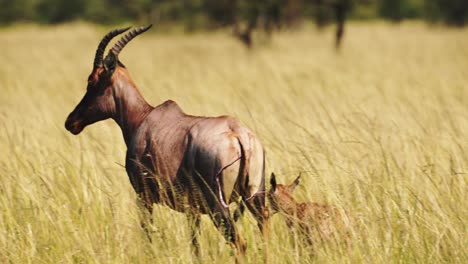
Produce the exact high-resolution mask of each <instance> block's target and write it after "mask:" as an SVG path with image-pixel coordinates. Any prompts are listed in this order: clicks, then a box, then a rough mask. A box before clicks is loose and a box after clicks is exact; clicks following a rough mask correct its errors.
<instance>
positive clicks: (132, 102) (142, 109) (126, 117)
mask: <svg viewBox="0 0 468 264" xmlns="http://www.w3.org/2000/svg"><path fill="white" fill-rule="evenodd" d="M116 73H117V72H116ZM115 80H116V81H115V83H114V88H113V93H114V94H113V95H114V102H115V112H114V113H113V116H112V119H114V120H115V122H116V123H117V124H118V125H119V126H120V129H121V130H122V134H123V137H124V140H125V144H126V145H127V147H128V146H129V144H130V141H131V139H132V137H133V135H134V134H135V132H136V131H137V129H138V128H139V127H140V125H141V123H142V122H143V121H144V120H145V118H146V117H147V116H148V114H149V113H150V112H151V110H153V109H154V107H152V106H151V105H150V104H148V103H147V102H146V100H145V99H144V98H143V96H142V95H141V94H140V92H139V91H138V89H137V88H136V86H135V84H134V83H133V82H132V81H131V80H130V79H127V78H115Z"/></svg>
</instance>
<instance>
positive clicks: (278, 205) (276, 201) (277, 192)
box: [268, 173, 301, 213]
mask: <svg viewBox="0 0 468 264" xmlns="http://www.w3.org/2000/svg"><path fill="white" fill-rule="evenodd" d="M300 180H301V175H299V176H297V178H296V179H295V180H294V181H293V182H292V183H291V184H289V185H284V184H277V183H276V176H275V174H274V173H272V174H271V178H270V184H271V189H270V191H269V192H268V201H269V202H270V207H271V210H272V211H273V213H277V212H279V211H282V210H285V209H286V208H291V207H293V206H295V204H296V201H295V200H294V197H293V196H292V193H293V191H294V190H295V189H296V187H297V186H298V185H299V182H300Z"/></svg>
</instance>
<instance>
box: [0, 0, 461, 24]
mask: <svg viewBox="0 0 468 264" xmlns="http://www.w3.org/2000/svg"><path fill="white" fill-rule="evenodd" d="M0 6H1V7H2V8H1V9H0V23H2V24H5V23H12V22H15V21H35V22H41V23H61V22H66V21H71V20H76V19H82V20H87V21H91V22H96V23H104V24H106V23H118V22H122V21H128V20H132V21H152V22H157V23H166V22H167V23H173V22H177V23H181V24H184V25H185V27H186V29H188V30H189V31H191V30H195V29H198V28H216V27H220V26H227V25H232V24H234V23H236V22H242V21H244V22H254V23H256V21H257V20H258V19H259V20H261V21H263V22H264V23H266V24H269V25H270V26H271V25H277V26H292V25H295V24H297V22H298V21H301V20H303V19H312V20H314V21H316V22H317V24H319V25H324V24H326V23H328V22H331V21H334V20H336V19H337V18H336V15H337V13H336V12H337V11H336V10H337V7H338V6H342V7H344V9H343V10H345V13H346V16H347V17H355V18H378V17H381V18H384V19H390V20H393V21H400V20H402V19H408V18H410V19H411V18H426V19H428V20H430V21H444V22H446V23H447V24H450V25H464V24H465V23H466V21H467V19H468V1H466V0H259V1H249V0H112V1H111V0H68V1H62V0H15V1H10V0H0Z"/></svg>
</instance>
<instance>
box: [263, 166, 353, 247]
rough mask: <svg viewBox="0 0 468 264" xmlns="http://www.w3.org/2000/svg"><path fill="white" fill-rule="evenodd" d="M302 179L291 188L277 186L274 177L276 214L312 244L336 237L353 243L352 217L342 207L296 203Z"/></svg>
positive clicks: (271, 197)
mask: <svg viewBox="0 0 468 264" xmlns="http://www.w3.org/2000/svg"><path fill="white" fill-rule="evenodd" d="M299 181H300V176H299V177H297V178H296V180H294V182H293V183H291V184H290V185H283V184H277V183H276V177H275V175H274V174H272V175H271V180H270V182H271V185H272V188H271V189H270V191H269V192H268V200H269V202H270V207H271V209H272V212H273V213H276V212H279V213H281V214H282V215H284V216H285V218H286V224H287V225H288V227H289V228H291V229H293V228H295V227H297V228H298V231H299V232H300V233H301V235H302V236H303V237H304V238H306V241H307V242H308V243H309V244H314V242H317V241H326V240H330V239H332V238H333V237H335V236H344V237H345V240H346V241H348V240H349V231H350V229H349V228H350V221H351V219H350V218H349V216H348V215H347V214H346V213H344V212H341V211H340V210H339V209H338V208H336V207H334V206H330V205H325V204H319V203H315V202H303V203H299V202H296V200H295V199H294V197H293V195H292V193H293V191H294V190H295V188H296V187H297V185H298V184H299Z"/></svg>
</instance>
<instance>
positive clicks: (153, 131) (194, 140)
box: [65, 54, 268, 252]
mask: <svg viewBox="0 0 468 264" xmlns="http://www.w3.org/2000/svg"><path fill="white" fill-rule="evenodd" d="M111 55H112V54H111ZM108 56H109V55H108ZM113 56H114V58H116V56H117V55H115V54H114V55H113ZM111 58H112V57H111ZM97 61H98V62H99V60H97ZM103 63H104V65H103V66H98V67H95V68H94V69H93V71H92V72H91V74H90V76H89V78H88V88H87V91H86V94H85V95H84V97H83V99H82V100H81V101H80V103H79V104H78V105H77V106H76V108H75V109H74V110H73V111H72V112H71V113H70V115H69V116H68V118H67V121H66V122H65V127H66V128H67V130H69V131H70V132H71V133H73V134H74V135H77V134H79V133H80V132H81V131H82V130H83V129H84V128H85V127H86V126H87V125H90V124H93V123H95V122H98V121H101V120H105V119H108V118H111V119H113V120H114V121H115V122H116V123H117V124H118V125H119V127H120V128H121V130H122V134H123V137H124V140H125V143H126V145H127V156H126V165H125V167H126V170H127V174H128V176H129V178H130V182H131V184H132V186H133V188H134V189H135V191H136V193H137V194H138V196H139V199H140V201H141V202H142V204H143V206H144V207H145V208H146V209H147V210H148V212H149V216H150V217H151V215H152V209H153V203H162V204H165V205H167V206H169V207H170V208H172V209H174V210H177V211H180V212H185V213H187V215H188V216H189V220H190V224H191V227H193V228H194V231H193V244H194V246H195V247H196V251H197V252H198V242H197V240H196V237H195V234H196V233H197V229H198V228H199V224H200V214H209V215H210V216H211V217H212V219H213V221H214V223H215V225H216V226H217V227H218V228H219V229H221V230H223V233H224V235H225V237H226V239H228V241H230V242H231V243H232V244H233V245H235V247H236V248H237V249H240V250H241V251H243V250H244V248H245V245H244V243H243V242H242V239H240V238H239V236H238V234H237V233H236V230H235V226H234V223H233V220H232V219H231V217H230V212H229V207H227V205H228V204H229V203H230V202H233V201H236V199H235V198H236V197H241V198H242V199H243V201H244V202H245V203H246V205H247V207H248V208H249V209H250V211H251V212H252V213H253V215H254V217H255V218H256V220H257V221H258V226H259V227H260V229H261V230H262V232H263V233H264V234H265V235H266V233H267V219H268V211H267V209H266V205H265V175H264V152H263V148H262V145H261V144H260V141H259V140H258V138H257V137H256V136H255V135H254V134H253V133H252V131H250V130H249V129H248V128H246V127H245V126H243V125H242V124H241V123H240V122H239V121H238V120H237V119H235V118H233V117H229V116H221V117H201V116H192V115H188V114H186V113H184V112H183V111H182V109H181V108H180V107H179V106H178V105H177V103H175V102H174V101H171V100H168V101H166V102H164V103H162V104H160V105H158V106H156V107H153V106H151V105H150V104H148V103H147V102H146V100H145V99H144V98H143V97H142V95H141V93H140V92H139V90H138V89H137V87H136V85H135V84H134V82H133V80H132V79H131V77H130V74H129V72H128V70H127V69H126V68H125V67H124V66H123V64H121V63H120V62H119V61H118V58H116V60H104V62H103ZM106 63H108V64H109V65H107V64H106ZM98 65H101V64H98Z"/></svg>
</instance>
